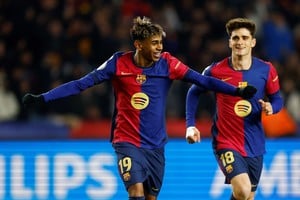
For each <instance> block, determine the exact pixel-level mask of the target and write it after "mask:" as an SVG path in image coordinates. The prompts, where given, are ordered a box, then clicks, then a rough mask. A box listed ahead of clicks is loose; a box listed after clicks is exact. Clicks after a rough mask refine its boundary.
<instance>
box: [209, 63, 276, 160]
mask: <svg viewBox="0 0 300 200" xmlns="http://www.w3.org/2000/svg"><path fill="white" fill-rule="evenodd" d="M204 74H205V75H208V76H212V77H215V78H218V79H220V80H223V81H225V82H227V83H230V84H232V85H234V86H239V87H244V86H247V85H253V86H255V87H256V88H257V93H256V94H255V96H254V97H253V98H251V99H249V100H244V99H242V98H240V97H235V96H230V95H226V94H222V93H216V104H217V105H216V106H217V111H216V115H215V118H214V123H213V127H212V135H213V146H214V149H216V150H218V149H224V148H229V149H234V150H236V151H238V152H240V153H241V154H242V155H243V156H249V157H253V156H258V155H262V154H263V153H265V136H264V132H263V128H262V124H261V105H260V104H259V101H258V100H259V99H264V97H265V95H272V94H275V93H276V92H278V91H279V80H278V75H277V72H276V70H275V68H274V67H273V66H272V64H271V63H269V62H264V61H262V60H260V59H258V58H253V60H252V65H251V67H250V69H249V70H240V71H236V70H234V69H233V68H232V67H231V64H230V59H229V58H226V59H224V60H222V61H221V62H219V63H216V64H213V65H211V66H209V67H208V68H207V69H206V70H205V71H204Z"/></svg>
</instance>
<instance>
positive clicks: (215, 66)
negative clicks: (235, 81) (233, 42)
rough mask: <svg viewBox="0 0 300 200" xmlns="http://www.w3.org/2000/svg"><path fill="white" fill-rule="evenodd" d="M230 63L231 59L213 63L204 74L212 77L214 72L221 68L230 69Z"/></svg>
mask: <svg viewBox="0 0 300 200" xmlns="http://www.w3.org/2000/svg"><path fill="white" fill-rule="evenodd" d="M228 62H229V58H224V59H223V60H220V61H217V62H213V63H211V64H210V65H209V66H207V67H206V68H205V69H204V71H203V74H205V75H210V74H211V72H212V71H215V70H220V69H221V68H226V67H229V63H228Z"/></svg>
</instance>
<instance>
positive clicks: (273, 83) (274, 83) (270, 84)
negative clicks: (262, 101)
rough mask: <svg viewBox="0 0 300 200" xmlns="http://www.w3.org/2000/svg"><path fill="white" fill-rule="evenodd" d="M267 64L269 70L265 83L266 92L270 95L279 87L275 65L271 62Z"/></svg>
mask: <svg viewBox="0 0 300 200" xmlns="http://www.w3.org/2000/svg"><path fill="white" fill-rule="evenodd" d="M268 64H269V66H270V71H269V75H268V80H267V85H266V94H267V95H272V94H274V93H276V92H278V91H279V89H280V86H279V78H278V74H277V71H276V69H275V67H274V66H273V65H272V64H271V63H268Z"/></svg>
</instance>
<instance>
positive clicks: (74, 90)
mask: <svg viewBox="0 0 300 200" xmlns="http://www.w3.org/2000/svg"><path fill="white" fill-rule="evenodd" d="M93 85H95V81H94V78H93V76H92V75H91V74H88V75H86V76H85V77H83V78H81V79H78V80H74V81H70V82H68V83H65V84H62V85H60V86H58V87H56V88H54V89H52V90H50V91H48V92H45V93H43V94H42V95H43V97H44V100H45V102H49V101H53V100H56V99H60V98H64V97H67V96H71V95H76V94H79V93H80V92H81V91H83V90H85V89H87V88H89V87H91V86H93Z"/></svg>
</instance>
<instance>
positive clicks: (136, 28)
mask: <svg viewBox="0 0 300 200" xmlns="http://www.w3.org/2000/svg"><path fill="white" fill-rule="evenodd" d="M153 35H162V36H163V37H166V33H165V32H164V30H163V28H162V27H161V26H160V25H159V24H153V23H152V22H151V20H150V19H149V18H147V17H143V18H141V17H136V18H134V19H133V26H132V28H131V29H130V36H131V39H132V40H133V41H134V40H144V39H146V38H149V37H151V36H153Z"/></svg>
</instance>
